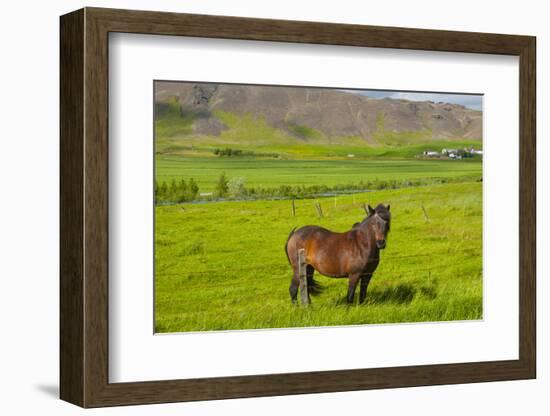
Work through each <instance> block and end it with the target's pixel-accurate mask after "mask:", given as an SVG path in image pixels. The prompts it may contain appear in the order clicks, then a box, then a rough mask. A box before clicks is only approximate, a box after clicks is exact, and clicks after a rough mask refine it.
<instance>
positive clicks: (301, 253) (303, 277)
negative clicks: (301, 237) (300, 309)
mask: <svg viewBox="0 0 550 416" xmlns="http://www.w3.org/2000/svg"><path fill="white" fill-rule="evenodd" d="M306 269H307V265H306V252H305V250H304V249H303V248H301V249H300V250H298V276H300V301H301V302H302V305H309V295H308V293H307V273H306Z"/></svg>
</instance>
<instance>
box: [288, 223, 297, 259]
mask: <svg viewBox="0 0 550 416" xmlns="http://www.w3.org/2000/svg"><path fill="white" fill-rule="evenodd" d="M296 228H298V227H294V228H293V229H292V231H291V232H290V234H289V235H288V238H287V239H286V243H285V254H286V258H287V260H288V264H290V265H292V262H291V261H290V257H289V255H288V241H289V240H290V237H292V234H294V231H295V230H296Z"/></svg>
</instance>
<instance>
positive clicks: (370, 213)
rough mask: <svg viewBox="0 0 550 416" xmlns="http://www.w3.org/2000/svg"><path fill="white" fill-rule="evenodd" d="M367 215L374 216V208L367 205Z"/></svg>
mask: <svg viewBox="0 0 550 416" xmlns="http://www.w3.org/2000/svg"><path fill="white" fill-rule="evenodd" d="M367 214H369V215H372V214H374V208H373V207H371V206H370V205H367Z"/></svg>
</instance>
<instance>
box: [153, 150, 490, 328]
mask: <svg viewBox="0 0 550 416" xmlns="http://www.w3.org/2000/svg"><path fill="white" fill-rule="evenodd" d="M215 161H216V163H222V164H223V163H227V166H224V167H223V169H224V170H226V172H227V173H228V174H229V176H234V175H240V173H239V172H240V171H239V170H240V169H249V168H250V166H251V165H247V163H252V162H250V161H247V160H240V159H239V160H234V159H232V160H224V159H220V160H217V159H215ZM185 162H186V163H179V164H177V167H176V168H175V170H174V169H173V168H172V167H171V165H170V159H169V158H168V159H162V160H161V162H159V161H157V172H158V173H159V175H161V176H163V177H170V176H171V175H182V176H185V177H188V176H189V175H190V174H191V173H193V175H191V176H194V177H195V179H196V180H197V181H198V182H199V184H201V183H202V184H203V186H204V187H205V189H206V186H207V185H206V184H207V183H210V182H213V181H212V178H213V176H217V174H215V173H214V171H213V170H212V171H211V168H210V167H209V166H208V165H207V164H205V163H202V162H201V161H200V160H186V161H185ZM266 162H267V161H266V160H262V161H260V162H259V163H258V166H257V169H256V170H255V171H254V172H255V174H254V175H252V176H253V178H251V179H250V181H251V182H254V181H258V183H262V184H264V183H265V182H267V181H272V182H273V183H274V184H275V183H282V182H283V181H284V183H285V184H287V183H288V182H289V181H300V183H303V182H306V183H307V181H309V180H313V179H311V178H313V177H315V176H318V175H321V174H322V172H325V175H326V176H324V177H323V178H321V179H319V178H318V179H317V180H322V181H330V180H332V179H331V178H333V177H334V176H337V178H335V179H334V182H335V183H337V182H341V181H342V178H343V177H345V178H346V181H349V177H350V175H351V176H353V175H358V174H359V173H358V172H359V171H361V172H362V175H365V174H367V175H368V174H372V175H374V174H375V172H378V173H376V174H378V175H380V173H379V172H380V166H384V165H383V164H382V165H378V166H377V169H373V170H372V171H371V170H369V165H361V164H358V165H356V164H355V163H351V164H350V165H349V166H348V167H340V168H337V166H338V165H335V166H334V167H333V168H331V165H330V164H324V165H323V166H320V165H317V164H316V163H314V162H307V163H306V162H303V164H302V165H300V166H301V167H300V168H298V167H297V166H298V165H293V164H290V165H282V166H281V165H279V166H281V167H280V168H277V167H275V166H271V165H270V164H269V163H267V164H266ZM278 162H279V163H281V162H282V161H278ZM289 162H291V161H289ZM293 162H294V161H293ZM412 162H413V163H415V165H404V166H403V167H400V168H399V171H400V172H401V177H402V175H407V174H410V175H415V174H420V175H422V174H425V172H422V170H423V169H424V168H423V167H422V163H423V162H420V161H412ZM187 163H188V164H187ZM241 163H243V164H244V165H245V167H243V166H242V165H240V164H241ZM387 163H391V162H389V161H388V162H387ZM418 163H420V164H421V165H416V164H418ZM427 163H429V164H430V165H429V170H430V172H432V175H430V176H437V174H434V173H433V172H434V169H435V171H437V166H440V165H439V163H441V162H439V163H437V162H432V161H427ZM443 163H445V168H443V167H442V168H441V169H442V170H443V171H445V169H446V168H447V166H450V167H452V168H453V169H461V168H464V169H465V170H466V171H468V169H474V168H475V169H477V171H476V174H478V175H480V170H481V165H480V164H461V163H460V162H458V163H455V162H443ZM341 165H342V164H341V163H340V166H341ZM415 166H416V168H415ZM441 166H443V165H441ZM217 168H218V171H217V172H218V173H219V169H220V165H217ZM171 169H172V170H171ZM297 169H300V170H297ZM327 169H328V173H327ZM338 169H341V170H342V171H341V172H339V171H338ZM390 171H391V169H388V174H390V173H389V172H390ZM417 171H420V173H419V172H417ZM369 172H370V173H369ZM199 173H200V175H198V174H199ZM455 174H456V172H455ZM461 174H462V173H461ZM339 175H341V176H339ZM247 179H248V176H247ZM201 190H202V189H201ZM481 196H482V184H481V183H479V182H475V181H472V182H464V183H453V184H441V185H434V186H422V187H417V188H407V189H399V190H384V191H376V192H369V193H365V194H358V195H355V196H354V197H353V196H339V197H337V198H332V197H330V198H320V199H315V200H313V199H303V200H299V201H296V217H293V216H292V214H291V206H290V204H291V202H290V201H288V200H278V201H233V202H229V201H228V202H214V203H205V204H182V205H171V206H158V207H156V223H155V226H156V233H155V239H156V244H155V263H156V267H155V271H156V277H155V279H156V280H155V326H156V331H157V332H180V331H208V330H230V329H252V328H282V327H304V326H327V325H348V324H374V323H397V322H425V321H448V320H467V319H480V318H482V276H481V272H482V247H481V241H482V239H481V232H482V200H481ZM315 201H317V202H320V203H321V205H322V208H323V211H324V214H325V216H324V218H318V217H317V215H316V212H315V209H314V207H313V203H314V202H315ZM363 202H367V203H371V204H376V203H378V202H384V203H390V204H391V211H392V215H393V219H392V231H391V234H390V235H389V239H388V246H387V248H386V250H384V251H383V252H382V260H381V264H380V266H379V267H378V270H377V271H376V273H375V274H374V277H373V279H372V281H371V284H370V287H369V292H368V294H367V302H366V303H365V304H363V305H353V306H347V305H346V304H345V303H344V296H345V293H346V290H347V280H346V279H330V278H326V277H324V276H320V275H318V274H316V279H318V280H319V281H320V282H321V283H322V284H323V285H324V286H325V292H324V293H323V294H321V295H320V296H318V297H315V298H313V303H312V305H311V306H310V307H309V308H303V307H296V306H292V305H291V304H290V298H289V294H288V286H289V283H290V278H291V270H290V267H289V265H288V262H287V259H286V256H285V253H284V250H283V247H284V243H285V241H286V238H287V236H288V233H289V231H290V230H291V229H292V228H293V227H295V226H302V225H307V224H318V225H321V226H324V227H327V228H329V229H332V230H335V231H345V230H348V229H349V228H350V227H351V225H352V224H353V223H355V222H356V221H360V220H361V219H362V218H363V215H364V214H363V211H362V208H361V207H360V204H361V203H363ZM422 206H424V208H425V210H426V212H427V214H428V218H429V219H428V220H427V219H426V217H425V216H424V213H423V210H422ZM356 296H357V295H356Z"/></svg>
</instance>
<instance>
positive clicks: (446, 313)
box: [60, 8, 536, 407]
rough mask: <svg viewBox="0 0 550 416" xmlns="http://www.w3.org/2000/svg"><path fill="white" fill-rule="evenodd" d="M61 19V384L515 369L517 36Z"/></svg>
mask: <svg viewBox="0 0 550 416" xmlns="http://www.w3.org/2000/svg"><path fill="white" fill-rule="evenodd" d="M60 24H61V26H60V27H61V50H60V53H61V128H60V130H61V178H60V180H61V273H60V274H61V276H60V278H61V294H60V295H61V305H60V324H61V334H60V336H61V339H60V341H61V351H60V360H61V368H60V371H61V386H60V396H61V398H62V399H63V400H66V401H68V402H71V403H74V404H77V405H79V406H82V407H102V406H116V405H128V404H146V403H163V402H177V401H191V400H213V399H224V398H238V397H257V396H270V395H288V394H304V393H320V392H336V391H349V390H363V389H375V388H397V387H410V386H425V385H436V384H455V383H473V382H487V381H500V380H520V379H530V378H535V376H536V334H535V310H536V308H535V248H536V247H535V244H536V236H535V219H536V209H535V201H536V199H535V198H536V193H535V184H536V183H535V160H536V153H535V114H536V111H535V110H536V108H535V104H536V97H535V49H536V47H535V38H534V37H529V36H518V35H501V34H486V33H467V32H451V31H435V30H422V29H404V28H390V27H374V26H360V25H343V24H329V23H315V22H296V21H282V20H266V19H251V18H240V17H226V16H205V15H189V14H175V13H160V12H146V11H129V10H114V9H98V8H85V9H81V10H78V11H75V12H72V13H70V14H67V15H65V16H62V17H61V22H60Z"/></svg>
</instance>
